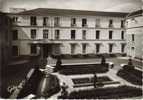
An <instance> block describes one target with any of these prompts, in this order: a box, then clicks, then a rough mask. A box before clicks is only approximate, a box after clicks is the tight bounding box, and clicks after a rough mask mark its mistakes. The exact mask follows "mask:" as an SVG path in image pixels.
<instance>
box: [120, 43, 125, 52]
mask: <svg viewBox="0 0 143 100" xmlns="http://www.w3.org/2000/svg"><path fill="white" fill-rule="evenodd" d="M124 51H125V44H121V52H122V53H124Z"/></svg>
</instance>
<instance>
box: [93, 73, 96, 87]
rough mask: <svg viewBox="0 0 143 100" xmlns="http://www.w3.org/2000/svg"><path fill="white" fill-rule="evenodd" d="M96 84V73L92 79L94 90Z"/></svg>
mask: <svg viewBox="0 0 143 100" xmlns="http://www.w3.org/2000/svg"><path fill="white" fill-rule="evenodd" d="M96 82H97V75H96V73H94V77H93V85H94V88H96Z"/></svg>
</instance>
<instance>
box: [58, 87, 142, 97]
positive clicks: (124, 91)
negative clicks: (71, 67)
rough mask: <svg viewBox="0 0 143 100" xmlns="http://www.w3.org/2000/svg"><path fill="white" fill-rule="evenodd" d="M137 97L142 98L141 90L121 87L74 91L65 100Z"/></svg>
mask: <svg viewBox="0 0 143 100" xmlns="http://www.w3.org/2000/svg"><path fill="white" fill-rule="evenodd" d="M137 96H142V90H141V89H140V88H135V87H130V86H119V87H108V88H93V89H89V90H79V91H73V92H71V93H70V94H69V95H68V96H67V97H66V98H65V99H122V98H129V97H137ZM59 98H60V97H59ZM60 99H61V98H60Z"/></svg>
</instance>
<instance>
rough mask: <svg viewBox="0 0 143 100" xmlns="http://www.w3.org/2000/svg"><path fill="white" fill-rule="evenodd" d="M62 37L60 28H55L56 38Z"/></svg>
mask: <svg viewBox="0 0 143 100" xmlns="http://www.w3.org/2000/svg"><path fill="white" fill-rule="evenodd" d="M59 38H60V30H55V39H59Z"/></svg>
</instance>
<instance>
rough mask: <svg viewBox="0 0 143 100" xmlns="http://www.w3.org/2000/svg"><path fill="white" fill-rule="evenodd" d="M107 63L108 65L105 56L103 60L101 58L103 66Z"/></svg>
mask: <svg viewBox="0 0 143 100" xmlns="http://www.w3.org/2000/svg"><path fill="white" fill-rule="evenodd" d="M105 63H106V59H105V57H104V56H102V58H101V64H105Z"/></svg>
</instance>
